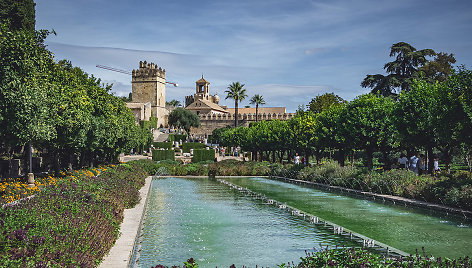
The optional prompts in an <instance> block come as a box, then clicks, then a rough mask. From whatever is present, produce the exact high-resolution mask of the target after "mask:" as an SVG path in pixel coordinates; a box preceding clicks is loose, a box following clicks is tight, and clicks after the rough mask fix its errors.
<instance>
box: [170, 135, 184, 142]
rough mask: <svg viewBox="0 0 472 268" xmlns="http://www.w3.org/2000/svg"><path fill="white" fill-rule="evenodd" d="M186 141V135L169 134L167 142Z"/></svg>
mask: <svg viewBox="0 0 472 268" xmlns="http://www.w3.org/2000/svg"><path fill="white" fill-rule="evenodd" d="M181 140H182V141H186V140H187V135H186V134H169V137H168V138H167V141H171V142H172V141H181Z"/></svg>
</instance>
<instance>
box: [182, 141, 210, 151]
mask: <svg viewBox="0 0 472 268" xmlns="http://www.w3.org/2000/svg"><path fill="white" fill-rule="evenodd" d="M206 147H207V146H206V145H205V144H203V143H199V142H184V143H182V150H183V151H184V153H190V149H194V150H197V149H205V148H206Z"/></svg>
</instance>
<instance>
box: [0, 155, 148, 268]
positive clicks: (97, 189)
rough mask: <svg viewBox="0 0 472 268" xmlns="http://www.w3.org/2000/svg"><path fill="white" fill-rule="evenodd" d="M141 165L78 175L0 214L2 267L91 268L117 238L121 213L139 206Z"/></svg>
mask: <svg viewBox="0 0 472 268" xmlns="http://www.w3.org/2000/svg"><path fill="white" fill-rule="evenodd" d="M147 175H148V172H147V171H146V170H145V169H143V168H142V167H140V165H139V164H134V163H130V164H122V165H119V166H116V167H112V168H108V169H107V170H106V171H102V173H101V174H100V176H98V177H97V176H95V173H93V171H85V172H76V173H74V174H71V175H70V176H67V177H65V178H63V179H62V180H60V181H58V182H57V181H56V183H55V185H53V184H51V185H49V187H44V189H42V190H41V191H39V192H37V193H36V194H35V197H34V198H30V199H26V200H21V202H19V203H17V204H12V205H7V206H5V207H3V208H1V209H0V267H94V266H96V265H97V264H98V263H99V262H100V261H101V260H102V258H103V256H104V255H105V254H106V253H107V252H108V251H109V249H110V248H111V247H112V245H113V244H114V241H115V240H116V239H117V237H118V230H119V225H120V223H121V221H122V219H123V211H124V209H125V208H131V207H133V206H135V205H136V204H137V203H138V202H139V192H138V189H140V188H141V187H142V186H143V185H144V180H145V178H146V176H147Z"/></svg>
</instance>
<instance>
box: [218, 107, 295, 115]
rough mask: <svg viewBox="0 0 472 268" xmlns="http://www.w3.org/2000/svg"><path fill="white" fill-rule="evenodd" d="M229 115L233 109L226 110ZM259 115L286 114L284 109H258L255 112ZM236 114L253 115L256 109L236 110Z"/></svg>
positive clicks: (232, 112)
mask: <svg viewBox="0 0 472 268" xmlns="http://www.w3.org/2000/svg"><path fill="white" fill-rule="evenodd" d="M226 110H227V111H228V112H229V113H231V114H234V113H235V109H234V108H228V109H226ZM257 112H258V113H259V114H263V113H266V114H274V113H275V114H279V113H280V114H284V113H286V109H285V107H259V109H258V110H257ZM238 113H239V114H255V113H256V107H253V108H252V107H251V108H238Z"/></svg>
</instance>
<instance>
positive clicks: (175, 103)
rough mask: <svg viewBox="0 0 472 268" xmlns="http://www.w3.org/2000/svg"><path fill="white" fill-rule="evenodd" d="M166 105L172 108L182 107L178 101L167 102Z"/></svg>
mask: <svg viewBox="0 0 472 268" xmlns="http://www.w3.org/2000/svg"><path fill="white" fill-rule="evenodd" d="M166 105H169V106H172V107H178V106H180V101H178V100H171V101H166Z"/></svg>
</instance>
